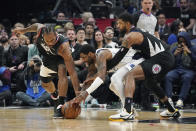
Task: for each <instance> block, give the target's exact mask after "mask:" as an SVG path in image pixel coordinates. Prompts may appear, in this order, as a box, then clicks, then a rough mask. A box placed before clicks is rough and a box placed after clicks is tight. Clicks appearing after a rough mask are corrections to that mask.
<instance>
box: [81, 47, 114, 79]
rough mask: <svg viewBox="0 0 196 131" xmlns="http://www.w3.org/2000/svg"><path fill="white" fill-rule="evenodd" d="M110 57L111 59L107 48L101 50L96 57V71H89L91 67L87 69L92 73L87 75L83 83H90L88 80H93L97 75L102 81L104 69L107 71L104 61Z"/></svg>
mask: <svg viewBox="0 0 196 131" xmlns="http://www.w3.org/2000/svg"><path fill="white" fill-rule="evenodd" d="M110 59H112V53H111V52H110V51H109V50H102V51H101V52H100V53H99V54H98V56H97V58H96V63H97V71H96V72H97V73H95V71H93V72H92V71H91V70H92V69H90V70H88V71H89V72H90V71H91V72H92V73H91V74H90V75H89V76H88V77H87V79H86V80H85V81H84V83H90V81H94V80H95V79H96V78H97V77H99V78H100V79H101V80H102V81H103V82H104V81H105V75H106V71H107V65H106V61H107V60H110ZM89 68H90V67H89ZM94 70H95V69H94ZM103 82H102V83H103ZM91 83H92V82H91Z"/></svg>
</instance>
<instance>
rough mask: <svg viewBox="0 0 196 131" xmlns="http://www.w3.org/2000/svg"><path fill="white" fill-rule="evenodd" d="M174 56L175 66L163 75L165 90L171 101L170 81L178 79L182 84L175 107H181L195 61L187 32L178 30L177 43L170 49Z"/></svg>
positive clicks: (195, 54) (195, 57)
mask: <svg viewBox="0 0 196 131" xmlns="http://www.w3.org/2000/svg"><path fill="white" fill-rule="evenodd" d="M172 52H173V54H174V56H175V64H176V65H175V68H174V69H173V70H171V71H170V72H168V74H167V75H166V77H165V90H166V93H167V96H168V98H169V99H170V100H171V101H172V99H171V98H172V83H173V82H175V81H176V80H179V81H180V82H181V84H182V87H181V90H180V94H179V98H178V101H177V103H176V107H177V108H183V105H184V104H183V101H184V100H185V99H186V97H187V95H188V92H189V89H190V87H191V82H192V80H193V78H194V75H195V72H194V70H193V66H194V62H195V61H196V53H195V49H194V48H193V47H192V45H191V43H190V36H189V34H188V33H187V32H180V33H179V35H178V44H177V46H176V47H174V48H173V49H172Z"/></svg>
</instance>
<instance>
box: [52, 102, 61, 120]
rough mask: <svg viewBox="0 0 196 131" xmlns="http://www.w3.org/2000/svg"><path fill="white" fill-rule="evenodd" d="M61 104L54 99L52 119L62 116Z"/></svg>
mask: <svg viewBox="0 0 196 131" xmlns="http://www.w3.org/2000/svg"><path fill="white" fill-rule="evenodd" d="M62 106H63V105H61V104H59V102H58V100H55V101H54V115H53V118H54V119H62V118H63V114H62V112H61V108H62Z"/></svg>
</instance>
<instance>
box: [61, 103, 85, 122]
mask: <svg viewBox="0 0 196 131" xmlns="http://www.w3.org/2000/svg"><path fill="white" fill-rule="evenodd" d="M61 112H62V114H63V116H64V118H66V119H76V118H77V117H78V116H79V115H80V112H81V106H80V105H79V104H77V103H72V102H70V101H68V102H65V104H64V105H63V106H62V108H61Z"/></svg>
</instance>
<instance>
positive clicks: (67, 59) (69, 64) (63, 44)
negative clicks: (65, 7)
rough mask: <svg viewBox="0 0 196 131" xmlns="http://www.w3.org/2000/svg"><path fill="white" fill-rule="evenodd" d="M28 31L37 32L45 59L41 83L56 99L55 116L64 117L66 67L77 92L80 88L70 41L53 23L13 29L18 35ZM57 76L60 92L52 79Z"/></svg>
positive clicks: (38, 41) (43, 59)
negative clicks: (58, 31)
mask: <svg viewBox="0 0 196 131" xmlns="http://www.w3.org/2000/svg"><path fill="white" fill-rule="evenodd" d="M27 32H37V43H36V45H37V48H38V50H39V53H40V54H41V56H42V61H43V64H42V66H41V69H40V76H41V84H42V87H43V88H44V89H45V90H46V91H47V92H48V93H50V94H51V97H52V99H53V100H54V105H55V106H54V118H62V117H63V114H62V113H61V107H62V105H63V104H64V100H65V97H66V94H67V90H68V79H67V76H66V74H67V71H66V69H67V70H68V72H69V75H70V78H71V81H72V84H73V87H74V91H75V93H77V91H78V89H79V81H78V77H77V73H76V71H75V68H74V63H73V59H72V55H71V51H70V46H69V41H68V39H67V38H65V37H64V36H63V35H60V34H57V33H56V31H55V29H54V26H51V25H43V24H39V23H35V24H33V25H31V26H29V27H27V28H19V29H15V30H14V31H13V33H16V34H17V35H18V34H25V33H27ZM55 77H58V92H57V90H56V88H55V85H54V83H53V81H52V80H53V78H55Z"/></svg>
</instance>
